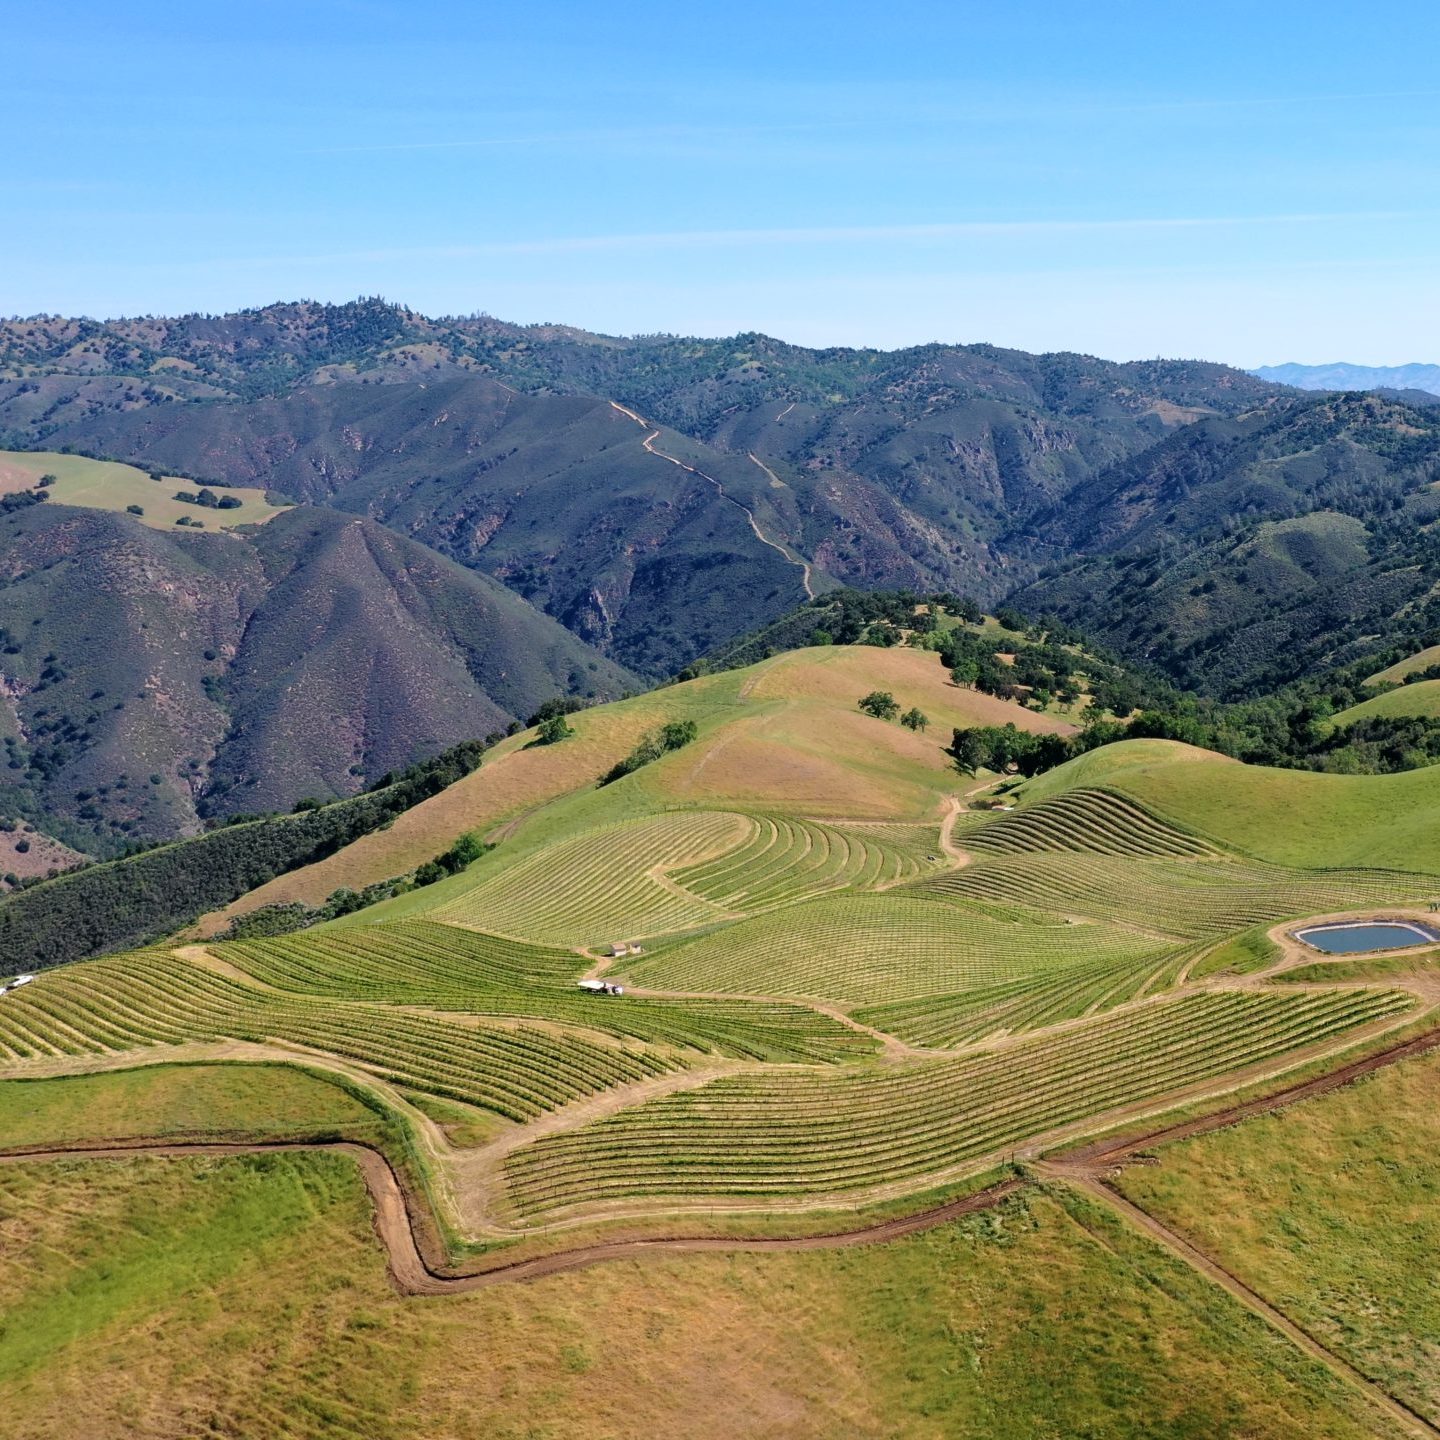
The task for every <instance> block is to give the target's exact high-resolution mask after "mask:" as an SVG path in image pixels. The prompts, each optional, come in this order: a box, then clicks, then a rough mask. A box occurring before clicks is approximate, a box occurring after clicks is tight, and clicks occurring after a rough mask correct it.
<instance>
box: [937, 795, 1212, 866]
mask: <svg viewBox="0 0 1440 1440" xmlns="http://www.w3.org/2000/svg"><path fill="white" fill-rule="evenodd" d="M965 843H966V845H968V846H969V848H970V849H972V850H975V851H981V852H984V853H987V854H1000V855H1026V854H1036V853H1041V852H1045V851H1079V852H1082V853H1086V854H1092V855H1134V856H1137V857H1143V858H1150V859H1163V858H1173V859H1186V858H1192V859H1199V858H1202V857H1213V856H1214V855H1216V854H1217V853H1218V852H1217V850H1216V848H1215V846H1213V845H1211V844H1210V843H1209V842H1208V841H1205V840H1202V839H1200V838H1199V837H1198V836H1195V835H1189V834H1186V832H1185V831H1183V830H1180V829H1178V828H1177V827H1176V826H1174V825H1171V824H1170V823H1169V822H1168V821H1165V820H1161V819H1159V818H1158V817H1157V816H1155V815H1152V814H1151V813H1150V812H1149V811H1148V810H1146V809H1145V808H1144V807H1143V806H1142V805H1140V804H1138V803H1137V802H1136V801H1134V800H1131V799H1129V798H1128V797H1126V796H1123V795H1116V794H1115V793H1114V792H1112V791H1109V790H1071V791H1068V792H1067V793H1065V794H1064V795H1059V796H1056V798H1055V799H1053V800H1043V801H1041V802H1040V803H1039V804H1038V805H1032V806H1028V807H1027V808H1025V809H1023V810H1019V811H1016V812H1014V813H1012V814H1008V815H1003V816H1001V818H1000V819H998V820H994V821H992V822H991V823H990V824H988V825H985V826H982V827H981V828H980V829H978V830H974V831H971V832H969V833H967V834H966V836H965Z"/></svg>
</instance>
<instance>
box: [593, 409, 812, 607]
mask: <svg viewBox="0 0 1440 1440" xmlns="http://www.w3.org/2000/svg"><path fill="white" fill-rule="evenodd" d="M610 404H611V407H612V408H613V409H616V410H618V411H619V412H620V413H621V414H622V415H628V416H629V417H630V419H632V420H633V421H635V423H636V424H637V425H642V426H644V428H645V429H647V430H649V431H650V434H648V435H647V436H646V437H645V438H644V439H643V440H642V441H641V442H640V443H641V445H642V446H643V447H644V448H645V451H646V452H647V453H648V454H650V455H655V456H658V457H659V458H660V459H661V460H668V461H669V462H670V463H671V464H672V465H678V466H679V467H680V468H681V469H682V470H684V471H685V472H686V473H687V474H690V475H694V476H696V477H697V478H698V479H701V480H704V481H706V482H707V483H708V484H710V485H713V486H714V487H715V493H716V494H717V495H718V496H719V497H720V498H721V499H722V500H724V501H725V502H726V503H727V504H730V505H733V506H734V507H735V508H736V509H737V510H739V511H740V512H741V513H742V514H743V515H744V516H745V518H746V519H747V520H748V521H749V522H750V529H751V530H752V531H754V533H755V538H756V539H757V540H758V541H759V542H760V543H761V544H762V545H768V546H769V547H770V548H771V549H772V550H774V551H776V552H777V553H778V554H780V555H783V556H784V557H785V559H786V560H787V561H788V562H789V563H790V564H791V565H794V566H796V567H797V568H798V569H799V571H800V584H801V586H802V587H803V588H804V590H805V598H806V599H807V600H813V599H814V598H815V588H814V585H813V582H812V579H811V568H810V562H809V561H808V560H805V559H803V558H802V557H801V556H800V555H798V554H797V553H796V552H795V551H793V550H791V549H790V547H789V546H788V545H784V544H782V543H781V542H780V541H778V540H772V539H771V538H770V537H769V536H768V535H767V534H766V533H765V532H764V531H763V530H762V529H761V528H760V524H759V521H757V520H756V519H755V512H754V511H753V510H752V509H751V508H750V507H749V506H748V505H745V504H743V503H742V502H741V501H739V500H737V499H736V498H735V497H734V496H733V495H731V494H730V493H729V492H728V491H727V490H726V489H725V487H724V486H723V485H722V484H721V483H720V482H719V481H718V480H717V479H716V478H715V477H714V476H713V475H707V474H706V473H705V472H704V471H703V470H701V469H699V468H698V467H697V466H695V465H690V464H688V463H687V462H686V461H684V460H681V459H680V458H679V456H677V455H671V454H669V453H667V452H666V451H664V450H661V449H660V448H659V446H657V445H656V444H655V442H656V441H657V440H658V439H659V438H660V432H659V431H658V430H656V429H654V428H653V427H652V426H651V425H649V424H648V422H646V421H645V420H642V419H641V418H640V416H638V415H637V414H636V413H635V412H634V411H633V410H628V409H626V407H625V406H624V405H618V404H616V402H615V401H614V400H612V401H611V402H610ZM750 459H752V460H755V463H756V464H757V465H759V466H760V468H761V469H762V470H764V471H765V473H766V474H767V475H768V476H770V478H771V479H772V480H775V479H776V476H775V472H774V471H773V470H769V469H766V467H765V466H764V465H763V464H762V463H761V462H760V461H759V460H756V459H755V456H753V455H751V456H750ZM777 483H783V482H779V481H777Z"/></svg>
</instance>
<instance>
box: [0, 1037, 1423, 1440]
mask: <svg viewBox="0 0 1440 1440" xmlns="http://www.w3.org/2000/svg"><path fill="white" fill-rule="evenodd" d="M1435 1050H1440V1029H1436V1030H1432V1031H1429V1032H1427V1033H1426V1034H1423V1035H1419V1036H1416V1037H1414V1038H1412V1039H1410V1040H1406V1041H1403V1042H1402V1043H1400V1044H1398V1045H1392V1046H1391V1047H1390V1048H1388V1049H1386V1050H1381V1051H1378V1052H1376V1053H1375V1054H1372V1055H1367V1056H1363V1057H1361V1058H1360V1059H1357V1060H1352V1061H1350V1062H1349V1063H1348V1064H1345V1065H1342V1066H1340V1067H1339V1068H1337V1069H1335V1070H1332V1071H1330V1072H1328V1073H1327V1074H1324V1075H1319V1076H1316V1077H1315V1078H1313V1079H1310V1080H1305V1081H1302V1082H1300V1083H1298V1084H1295V1085H1291V1086H1288V1087H1286V1088H1285V1089H1283V1090H1278V1091H1276V1092H1274V1093H1273V1094H1270V1095H1266V1096H1261V1097H1259V1098H1257V1099H1254V1100H1247V1101H1245V1102H1243V1103H1241V1104H1237V1105H1232V1106H1229V1107H1228V1108H1226V1109H1224V1110H1220V1111H1217V1112H1215V1113H1213V1114H1211V1115H1206V1116H1201V1117H1200V1118H1198V1119H1194V1120H1186V1121H1181V1122H1179V1123H1177V1124H1175V1125H1170V1126H1167V1127H1165V1128H1163V1129H1159V1130H1152V1131H1149V1132H1147V1133H1145V1134H1142V1135H1138V1136H1136V1135H1131V1136H1123V1135H1122V1136H1118V1137H1113V1138H1110V1139H1105V1140H1099V1141H1095V1142H1093V1143H1091V1144H1089V1145H1084V1146H1081V1147H1079V1148H1077V1149H1075V1150H1072V1151H1069V1152H1068V1153H1066V1154H1063V1155H1060V1156H1057V1157H1056V1158H1055V1159H1053V1160H1050V1161H1047V1162H1045V1163H1044V1165H1043V1173H1044V1174H1045V1175H1047V1176H1050V1177H1052V1178H1055V1179H1060V1180H1066V1181H1071V1182H1073V1183H1077V1184H1082V1185H1085V1186H1087V1187H1089V1186H1093V1185H1095V1184H1097V1183H1099V1182H1100V1180H1101V1177H1102V1176H1103V1175H1104V1174H1105V1173H1106V1172H1108V1171H1112V1170H1114V1169H1115V1168H1116V1167H1118V1166H1121V1165H1124V1164H1127V1163H1130V1162H1132V1161H1134V1160H1135V1159H1136V1158H1137V1157H1138V1156H1139V1155H1141V1154H1142V1153H1143V1152H1145V1151H1147V1150H1149V1149H1150V1148H1152V1147H1153V1146H1156V1145H1161V1144H1165V1143H1167V1142H1169V1141H1174V1140H1184V1139H1189V1138H1190V1137H1192V1136H1195V1135H1203V1134H1207V1133H1209V1132H1210V1131H1212V1130H1219V1129H1222V1128H1224V1127H1226V1126H1228V1125H1234V1124H1238V1123H1239V1122H1240V1121H1242V1120H1246V1119H1249V1118H1250V1117H1252V1116H1255V1115H1264V1114H1269V1113H1271V1112H1273V1111H1275V1110H1281V1109H1284V1108H1285V1107H1286V1106H1289V1105H1293V1104H1295V1103H1297V1102H1298V1101H1301V1100H1308V1099H1311V1098H1313V1097H1314V1096H1317V1095H1323V1094H1325V1093H1327V1092H1328V1091H1331V1090H1336V1089H1339V1088H1340V1087H1341V1086H1343V1085H1348V1084H1350V1083H1351V1082H1352V1081H1354V1080H1357V1079H1359V1078H1360V1077H1361V1076H1364V1075H1370V1074H1373V1073H1374V1072H1375V1071H1377V1070H1381V1069H1384V1068H1385V1067H1386V1066H1388V1065H1394V1064H1396V1063H1397V1062H1399V1061H1402V1060H1410V1059H1414V1058H1416V1057H1417V1056H1421V1055H1427V1054H1429V1053H1431V1052H1432V1051H1435ZM306 1150H308V1151H321V1152H324V1151H329V1152H334V1153H339V1154H344V1155H348V1156H350V1157H351V1158H352V1159H353V1160H354V1161H355V1162H356V1164H357V1165H359V1167H360V1172H361V1174H362V1176H363V1177H364V1180H365V1184H366V1187H367V1188H368V1190H369V1192H370V1197H371V1201H372V1203H373V1206H374V1215H375V1232H376V1234H377V1235H378V1237H379V1239H380V1242H381V1244H382V1245H383V1246H384V1248H385V1253H386V1257H387V1260H388V1264H389V1270H390V1274H391V1277H392V1278H393V1280H394V1282H395V1285H396V1288H397V1289H399V1290H400V1292H401V1293H402V1294H406V1295H450V1294H456V1293H459V1292H463V1291H467V1290H479V1289H483V1288H485V1287H486V1286H490V1285H500V1284H506V1283H509V1282H512V1281H518V1280H534V1279H539V1278H540V1277H541V1276H545V1275H555V1274H559V1273H561V1272H563V1271H566V1270H579V1269H583V1268H585V1267H586V1266H590V1265H598V1264H600V1263H601V1262H603V1261H606V1260H627V1259H637V1258H639V1257H642V1256H646V1255H656V1254H698V1253H704V1252H711V1251H719V1252H732V1253H733V1252H760V1253H764V1252H770V1251H783V1250H825V1249H839V1248H841V1247H844V1246H847V1245H866V1244H877V1243H880V1242H882V1241H886V1240H896V1239H900V1238H901V1237H903V1236H906V1235H914V1234H917V1233H919V1232H920V1231H923V1230H929V1229H933V1228H934V1227H935V1226H937V1225H943V1224H946V1223H947V1222H948V1221H951V1220H955V1219H958V1218H959V1217H960V1216H962V1215H971V1214H975V1213H976V1212H978V1211H982V1210H986V1209H989V1208H991V1207H993V1206H995V1205H997V1204H999V1203H1000V1202H1001V1201H1002V1200H1004V1199H1006V1198H1008V1197H1009V1196H1011V1195H1013V1194H1015V1193H1016V1192H1017V1191H1019V1190H1021V1189H1022V1188H1024V1186H1025V1184H1026V1183H1027V1182H1025V1181H1024V1180H1021V1179H1013V1180H1006V1181H1004V1182H1002V1183H1000V1184H997V1185H992V1186H991V1187H989V1188H988V1189H985V1190H980V1191H977V1192H975V1193H973V1194H970V1195H966V1196H962V1197H961V1198H960V1199H958V1200H951V1201H947V1202H946V1203H945V1204H943V1205H937V1206H934V1207H932V1208H930V1209H928V1210H921V1211H916V1212H914V1213H912V1214H909V1215H902V1216H899V1217H897V1218H895V1219H893V1220H885V1221H882V1222H880V1223H878V1224H873V1225H865V1226H860V1227H857V1228H854V1229H850V1230H841V1231H835V1232H833V1233H830V1234H824V1235H802V1236H789V1237H782V1236H771V1237H762V1238H754V1239H738V1238H729V1237H723V1236H683V1235H677V1236H662V1237H657V1238H652V1239H645V1240H616V1241H609V1242H599V1243H595V1244H589V1245H579V1246H575V1247H573V1248H571V1249H567V1250H559V1251H556V1252H554V1253H553V1254H549V1255H542V1256H537V1257H535V1258H534V1259H529V1260H517V1261H514V1262H511V1263H509V1264H501V1265H498V1266H492V1267H489V1268H487V1269H483V1270H479V1271H476V1272H473V1273H469V1274H457V1273H455V1272H453V1271H447V1270H446V1269H445V1267H444V1264H443V1261H442V1260H441V1258H440V1257H439V1256H438V1255H437V1254H435V1253H434V1252H433V1249H432V1245H431V1242H430V1241H429V1240H428V1239H426V1238H425V1237H428V1236H429V1235H430V1234H431V1233H432V1232H433V1228H434V1227H433V1225H432V1224H431V1223H430V1221H429V1217H428V1216H426V1215H423V1214H419V1215H418V1217H417V1211H418V1202H416V1201H415V1200H414V1198H413V1197H408V1196H407V1193H406V1191H405V1189H404V1188H403V1187H402V1185H401V1182H400V1179H399V1177H398V1176H397V1174H396V1172H395V1170H394V1169H393V1167H392V1166H391V1164H390V1162H389V1161H388V1160H387V1159H386V1158H385V1156H384V1155H382V1154H381V1153H380V1152H379V1151H378V1150H374V1149H371V1148H370V1147H368V1146H365V1145H360V1144H356V1143H354V1142H351V1141H327V1142H312V1143H299V1142H279V1143H276V1144H269V1145H267V1144H236V1143H225V1142H216V1143H206V1142H195V1143H167V1142H164V1141H145V1140H137V1141H135V1142H133V1143H131V1144H120V1143H117V1144H111V1145H85V1144H77V1145H70V1146H51V1147H47V1148H44V1149H29V1150H22V1151H8V1152H3V1153H0V1164H21V1163H34V1162H39V1161H58V1160H106V1159H126V1158H130V1157H134V1156H137V1155H147V1156H214V1155H222V1156H223V1155H264V1154H274V1153H281V1152H286V1151H306ZM1101 1188H1102V1189H1104V1190H1105V1192H1106V1193H1107V1194H1111V1193H1113V1192H1111V1191H1110V1188H1109V1187H1108V1186H1103V1185H1102V1186H1101ZM427 1251H430V1252H431V1253H429V1254H428V1255H427V1253H426V1252H427ZM1437 1433H1440V1432H1437Z"/></svg>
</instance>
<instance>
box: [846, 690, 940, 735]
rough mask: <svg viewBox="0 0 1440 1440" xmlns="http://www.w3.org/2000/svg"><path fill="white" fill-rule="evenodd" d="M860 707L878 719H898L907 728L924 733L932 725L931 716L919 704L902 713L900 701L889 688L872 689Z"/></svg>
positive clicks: (863, 698) (862, 700)
mask: <svg viewBox="0 0 1440 1440" xmlns="http://www.w3.org/2000/svg"><path fill="white" fill-rule="evenodd" d="M860 708H861V709H862V710H863V711H864V712H865V713H866V714H867V715H873V716H874V717H875V718H876V719H877V720H896V719H898V720H899V721H900V723H901V724H902V725H903V726H904V727H905V728H906V729H907V730H918V731H920V732H921V733H922V734H923V733H924V731H925V730H927V729H928V728H929V725H930V717H929V716H928V715H927V714H926V713H925V712H924V711H923V710H921V709H920V708H919V707H918V706H915V705H912V706H911V707H910V708H909V709H908V710H907V711H905V713H904V714H903V715H902V714H901V713H900V702H899V701H898V700H896V698H895V697H894V696H893V695H892V694H891V693H890V692H889V691H888V690H872V691H871V692H870V693H869V694H868V695H866V696H864V697H862V699H861V700H860Z"/></svg>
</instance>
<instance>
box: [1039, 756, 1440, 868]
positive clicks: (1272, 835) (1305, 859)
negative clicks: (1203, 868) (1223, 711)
mask: <svg viewBox="0 0 1440 1440" xmlns="http://www.w3.org/2000/svg"><path fill="white" fill-rule="evenodd" d="M1082 785H1104V786H1109V787H1111V788H1113V789H1116V790H1121V791H1123V792H1125V793H1126V794H1128V795H1133V796H1134V797H1135V798H1136V799H1137V800H1140V801H1142V802H1143V803H1145V804H1146V805H1148V806H1150V807H1151V808H1153V809H1154V810H1156V811H1158V812H1159V813H1160V814H1161V815H1164V816H1166V817H1168V818H1170V819H1172V820H1175V821H1178V822H1179V823H1180V824H1182V825H1185V826H1188V827H1190V828H1192V829H1195V830H1199V831H1201V832H1202V833H1204V834H1206V835H1209V836H1212V837H1214V838H1215V839H1218V840H1221V841H1223V842H1224V843H1226V844H1228V845H1232V846H1234V847H1235V848H1237V849H1240V850H1243V851H1245V852H1247V853H1249V854H1251V855H1255V856H1258V857H1259V858H1260V859H1263V860H1270V861H1273V862H1275V863H1277V864H1282V865H1296V866H1346V865H1357V866H1378V867H1384V868H1394V869H1397V870H1418V871H1425V872H1436V871H1440V829H1437V827H1436V825H1435V823H1434V817H1435V814H1436V807H1437V806H1440V767H1432V768H1430V769H1425V770H1411V771H1407V772H1405V773H1403V774H1398V775H1320V774H1315V773H1313V772H1310V771H1304V770H1277V769H1270V768H1268V767H1266V766H1261V765H1241V764H1239V763H1238V762H1236V761H1233V760H1227V759H1225V758H1224V757H1223V756H1219V755H1215V754H1212V753H1211V752H1209V751H1206V750H1197V749H1195V748H1194V747H1193V746H1189V745H1181V744H1178V743H1176V742H1174V741H1170V740H1129V741H1124V742H1122V743H1121V744H1118V745H1107V746H1104V747H1103V748H1101V749H1099V750H1093V751H1091V752H1090V753H1089V754H1088V755H1082V756H1081V757H1080V758H1079V759H1077V760H1072V761H1070V762H1069V763H1068V764H1066V765H1062V766H1060V767H1059V768H1058V769H1056V770H1052V771H1050V772H1049V773H1048V774H1046V775H1042V776H1040V777H1038V778H1037V779H1036V780H1034V781H1031V782H1030V784H1029V785H1027V786H1026V787H1025V790H1024V794H1025V798H1026V799H1028V800H1039V799H1044V798H1046V797H1047V796H1050V795H1057V794H1060V793H1062V792H1064V791H1066V790H1070V789H1073V788H1076V787H1078V786H1082Z"/></svg>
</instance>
